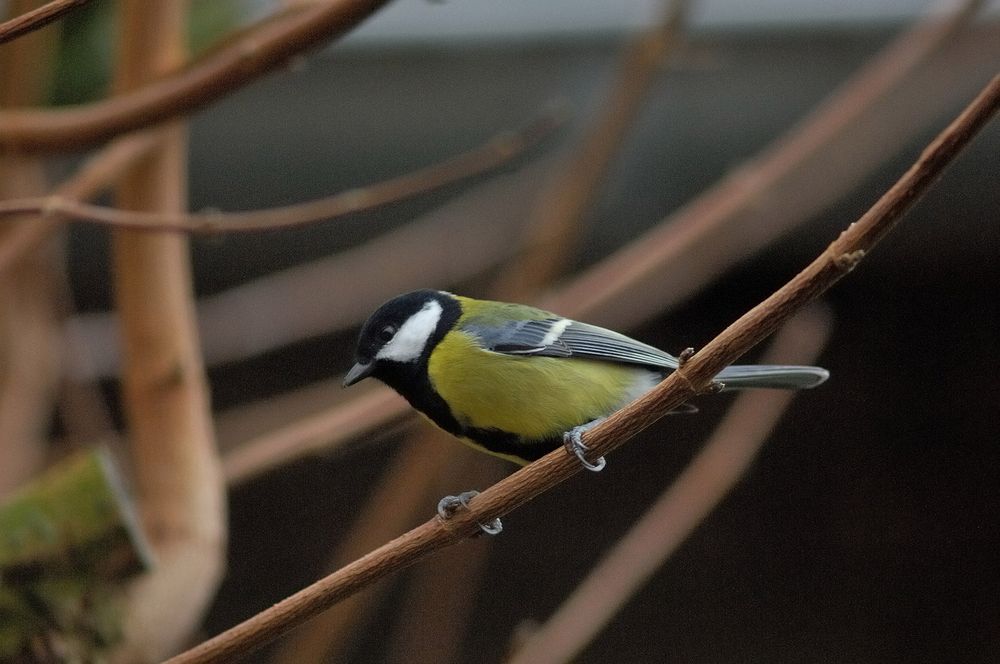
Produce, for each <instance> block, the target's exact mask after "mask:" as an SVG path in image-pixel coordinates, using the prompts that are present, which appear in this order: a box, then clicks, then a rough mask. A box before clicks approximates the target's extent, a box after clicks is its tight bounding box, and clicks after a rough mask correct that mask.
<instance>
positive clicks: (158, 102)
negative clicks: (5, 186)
mask: <svg viewBox="0 0 1000 664" xmlns="http://www.w3.org/2000/svg"><path fill="white" fill-rule="evenodd" d="M386 2H387V0H330V1H328V2H324V3H322V4H318V5H317V6H315V7H310V8H308V9H302V10H296V11H292V12H289V13H288V14H287V15H285V16H281V17H279V18H278V19H275V20H270V21H265V22H263V23H262V24H261V25H259V26H258V27H257V29H253V30H248V31H247V32H246V33H244V34H243V35H242V36H240V37H239V38H238V39H236V40H234V41H232V42H231V43H228V44H226V45H225V46H224V47H222V48H219V49H218V50H216V51H213V52H211V53H209V54H208V55H206V56H205V57H204V58H203V59H202V60H200V61H199V62H197V63H195V64H193V65H191V66H190V67H188V68H187V69H184V70H182V71H180V72H178V73H176V74H173V75H169V76H166V77H164V78H159V79H157V80H155V81H150V82H147V83H146V84H145V85H144V86H143V87H141V88H137V89H135V90H133V91H130V92H127V93H124V94H121V95H117V96H115V97H110V98H108V99H104V100H102V101H99V102H94V103H92V104H88V105H84V106H78V107H71V108H65V109H54V110H39V109H18V110H10V111H3V112H0V146H3V147H14V148H17V149H19V150H49V151H52V150H71V149H80V148H83V147H86V146H88V145H92V144H94V143H97V142H100V141H102V140H106V139H108V138H111V137H113V136H116V135H118V134H121V133H124V132H127V131H132V130H135V129H139V128H142V127H147V126H149V125H152V124H155V123H157V122H162V121H164V120H167V119H170V118H174V117H177V116H180V115H184V114H187V113H190V112H191V111H194V110H196V109H198V108H201V107H202V106H205V105H206V104H208V103H209V102H211V101H214V100H215V99H218V98H219V97H222V96H223V95H226V94H228V93H230V92H232V91H234V90H238V89H239V88H241V87H243V86H244V85H246V84H247V83H249V82H250V81H252V80H254V79H255V78H258V77H260V76H261V75H263V74H266V73H267V72H269V71H271V70H272V69H275V68H276V67H279V66H281V65H282V64H283V63H285V62H287V61H288V60H289V59H290V58H292V57H294V56H295V55H297V54H299V53H302V52H303V51H305V50H307V49H309V48H312V47H314V46H317V45H319V44H321V43H323V42H325V41H327V40H329V39H331V38H334V37H338V36H340V35H342V34H344V33H346V32H348V31H349V30H351V29H352V28H354V27H355V26H356V25H357V24H359V23H360V22H361V21H362V20H364V19H365V18H367V17H368V16H370V15H371V14H373V13H374V12H375V11H376V10H377V9H379V8H380V7H381V6H382V5H384V4H385V3H386Z"/></svg>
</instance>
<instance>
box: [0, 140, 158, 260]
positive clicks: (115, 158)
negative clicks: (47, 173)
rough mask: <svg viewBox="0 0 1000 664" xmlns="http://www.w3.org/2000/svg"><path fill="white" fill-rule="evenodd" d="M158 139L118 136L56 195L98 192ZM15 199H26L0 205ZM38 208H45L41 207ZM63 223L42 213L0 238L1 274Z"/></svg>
mask: <svg viewBox="0 0 1000 664" xmlns="http://www.w3.org/2000/svg"><path fill="white" fill-rule="evenodd" d="M157 140H158V138H157V135H156V133H155V132H144V133H141V134H135V135H129V136H123V137H122V138H119V139H117V140H116V141H114V142H113V143H111V144H109V145H108V146H107V147H105V148H103V149H102V150H101V151H100V152H98V153H97V154H96V155H94V156H93V157H91V158H90V159H88V160H87V162H86V163H85V164H84V165H83V166H82V167H81V168H80V170H79V171H77V172H76V173H75V174H74V175H73V177H71V178H69V179H68V180H66V181H65V182H63V183H62V184H60V185H59V186H58V187H56V189H55V195H56V196H58V197H59V198H61V199H64V200H65V199H75V200H83V199H88V198H92V197H94V196H96V195H98V194H99V193H101V192H102V191H104V190H105V189H106V188H108V187H110V186H111V185H113V184H114V183H115V181H116V180H117V178H118V177H119V176H120V175H121V174H122V172H123V171H124V170H125V169H127V168H128V167H129V166H131V165H132V164H134V163H135V162H136V160H138V159H139V158H140V157H142V156H143V155H145V154H146V152H147V151H148V150H149V149H150V148H151V147H153V145H154V144H155V143H156V142H157ZM14 200H22V201H23V200H25V199H10V200H8V201H0V208H2V207H3V206H4V205H7V204H9V203H11V202H12V201H14ZM29 200H30V199H29ZM37 200H46V199H45V198H40V199H37ZM37 211H38V212H41V209H39V210H37ZM2 216H3V213H2V212H0V217H2ZM62 225H63V220H62V219H60V218H58V217H56V216H52V215H41V216H39V217H37V218H35V219H30V220H27V221H26V222H24V223H20V224H17V225H16V226H14V227H12V228H11V229H10V231H9V232H8V233H7V234H6V235H4V236H3V239H2V241H0V275H3V273H4V272H5V271H6V270H7V269H8V268H10V267H11V266H12V265H15V264H16V263H17V262H18V261H19V260H20V259H21V258H23V257H24V256H26V255H28V254H29V253H31V251H32V250H34V249H36V248H37V247H38V246H39V245H40V244H41V243H42V242H43V241H44V240H45V239H46V238H48V237H51V235H52V234H53V233H54V232H55V231H56V230H57V229H59V228H60V227H61V226H62Z"/></svg>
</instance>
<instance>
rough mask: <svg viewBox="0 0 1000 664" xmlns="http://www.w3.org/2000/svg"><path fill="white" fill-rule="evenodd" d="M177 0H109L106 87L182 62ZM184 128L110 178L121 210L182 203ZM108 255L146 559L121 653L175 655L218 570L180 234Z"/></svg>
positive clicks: (202, 388)
mask: <svg viewBox="0 0 1000 664" xmlns="http://www.w3.org/2000/svg"><path fill="white" fill-rule="evenodd" d="M186 6H187V3H186V0H159V1H158V2H152V3H151V2H148V1H147V0H124V1H123V2H121V3H120V12H121V20H120V22H119V25H120V31H121V32H120V34H121V49H120V52H119V63H118V73H117V85H118V86H119V87H120V88H123V89H126V90H127V89H134V88H137V87H138V86H142V85H144V84H146V83H147V82H148V81H149V80H151V79H152V78H153V77H156V76H160V75H163V74H166V73H168V72H169V71H171V70H173V69H174V68H176V67H178V66H180V65H181V64H182V63H183V62H184V58H185V52H184V44H185V42H186V25H187V15H186ZM186 166H187V130H186V127H185V126H183V125H182V124H180V123H175V124H173V125H171V126H168V127H166V128H164V130H163V136H162V140H161V141H160V143H159V145H157V146H156V149H154V150H153V151H152V152H151V153H150V154H148V155H147V157H146V158H145V159H144V160H143V161H141V162H140V163H138V164H137V165H136V166H135V167H133V168H132V169H131V170H130V171H129V172H128V173H127V174H126V175H125V176H124V177H123V178H122V180H121V185H120V187H119V189H118V202H119V204H120V205H122V206H123V207H135V208H140V209H149V208H152V209H166V210H182V209H184V207H185V206H186V199H187V173H186ZM112 240H113V244H112V253H113V265H114V276H115V295H116V301H117V304H118V309H119V311H120V312H121V322H122V341H123V347H124V352H125V359H126V361H125V371H124V372H123V376H122V396H123V404H124V410H125V414H126V418H127V422H128V429H129V431H128V433H129V441H130V443H131V451H132V456H133V459H134V474H135V485H136V488H137V491H138V497H139V500H140V513H141V516H142V522H143V527H144V529H145V531H146V533H147V535H148V537H149V540H150V544H151V545H152V547H153V551H154V554H155V556H156V558H157V561H156V565H155V567H154V569H153V570H152V571H151V572H150V573H148V574H146V575H144V576H143V577H141V578H139V579H138V580H137V581H136V582H135V583H134V584H133V585H132V586H131V587H130V588H129V592H128V594H127V597H126V598H125V606H124V608H123V611H122V615H123V617H124V624H123V626H122V629H123V633H124V643H123V645H122V648H121V649H120V652H118V653H116V654H117V656H118V657H119V658H120V661H128V662H137V661H141V662H144V661H153V660H157V659H160V658H162V657H164V656H166V655H169V654H171V653H173V652H176V651H177V649H178V648H179V647H181V646H182V644H184V643H185V642H186V640H187V639H188V638H189V637H190V634H191V632H192V631H193V629H194V628H195V627H196V626H197V625H198V624H199V622H200V620H201V615H202V613H203V612H204V611H205V609H206V608H207V606H208V603H209V601H210V600H211V598H212V596H213V595H214V593H215V588H216V586H217V585H218V583H219V581H220V580H221V577H222V572H223V568H224V558H225V556H224V552H225V532H226V530H225V485H224V484H223V481H222V475H221V472H220V468H219V459H218V455H217V453H216V450H215V441H214V436H213V431H212V416H211V411H210V408H209V398H208V388H207V381H206V378H205V370H204V365H203V363H202V359H201V355H200V350H199V343H198V335H197V332H196V329H195V319H194V297H193V288H192V284H191V265H190V259H189V252H188V244H187V238H186V237H183V236H177V235H162V234H153V233H135V232H132V231H119V232H118V233H117V234H116V235H115V236H114V237H113V238H112Z"/></svg>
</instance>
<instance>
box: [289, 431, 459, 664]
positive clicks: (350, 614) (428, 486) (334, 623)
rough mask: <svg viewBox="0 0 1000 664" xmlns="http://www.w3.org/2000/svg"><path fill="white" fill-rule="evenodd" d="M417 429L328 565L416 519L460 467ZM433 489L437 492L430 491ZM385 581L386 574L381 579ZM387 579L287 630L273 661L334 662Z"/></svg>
mask: <svg viewBox="0 0 1000 664" xmlns="http://www.w3.org/2000/svg"><path fill="white" fill-rule="evenodd" d="M422 431H423V434H416V435H414V436H412V437H410V438H409V439H408V441H407V442H406V443H405V444H404V445H403V446H402V448H401V449H400V450H399V451H398V452H396V456H395V457H394V458H393V459H392V461H391V462H390V464H389V467H388V468H387V469H386V470H385V471H384V473H383V474H382V477H381V479H380V480H379V481H378V485H377V486H376V487H374V489H373V491H372V492H371V495H370V497H369V498H368V499H367V500H366V501H365V504H364V506H362V507H361V508H360V509H359V510H358V513H357V515H356V518H355V519H354V523H352V524H351V528H350V529H349V530H348V531H347V533H345V534H344V536H343V538H342V539H341V544H339V545H338V546H337V550H336V552H335V553H334V555H333V556H331V565H330V568H331V569H334V570H335V569H337V568H339V567H341V566H342V565H344V564H346V563H347V562H349V561H351V560H354V559H356V558H358V557H359V556H362V555H364V554H365V553H367V552H368V551H371V550H372V549H373V548H375V547H377V546H378V545H379V544H380V543H382V542H385V541H386V540H387V539H389V538H391V537H394V536H396V535H397V534H399V533H400V532H404V531H405V530H407V529H408V528H412V527H413V526H414V525H416V524H418V523H420V521H421V519H422V518H423V515H424V514H426V511H427V509H428V508H430V507H431V506H433V505H434V503H435V501H436V500H437V499H439V498H440V497H441V495H443V491H442V490H440V487H441V486H442V484H443V483H446V482H447V481H448V478H449V477H452V476H454V475H455V474H456V472H457V471H459V470H460V468H461V467H462V465H463V464H462V460H463V457H462V455H461V454H454V453H453V451H452V450H450V449H448V448H445V447H442V446H440V445H435V444H433V441H429V440H428V427H426V426H425V427H423V428H422ZM435 489H437V490H438V491H437V493H436V494H435V493H434V491H435ZM385 581H388V579H385ZM389 587H390V586H389V584H386V583H378V584H373V585H372V586H370V587H369V588H367V589H366V592H363V593H358V594H357V595H354V596H353V597H351V598H350V600H348V601H345V602H343V603H341V604H338V605H337V606H334V607H331V608H330V610H328V611H326V612H324V613H322V614H321V615H319V616H317V617H316V619H315V620H312V621H310V622H309V623H308V624H306V625H303V626H302V628H301V629H299V630H297V631H295V632H293V633H291V634H289V635H288V636H289V638H288V639H287V641H286V642H285V643H283V644H282V645H281V647H279V648H278V649H277V652H276V654H275V656H274V657H273V661H274V664H296V663H297V662H334V661H339V660H340V659H341V657H338V655H339V654H340V652H342V651H343V650H344V649H345V647H346V646H347V644H348V643H349V641H350V636H351V633H352V632H354V631H357V630H358V629H359V628H360V626H361V625H363V624H365V623H366V622H367V621H368V619H369V617H370V614H371V611H370V609H371V606H372V605H373V604H376V603H377V602H378V599H379V598H381V597H382V596H383V595H384V593H385V591H387V590H388V589H389Z"/></svg>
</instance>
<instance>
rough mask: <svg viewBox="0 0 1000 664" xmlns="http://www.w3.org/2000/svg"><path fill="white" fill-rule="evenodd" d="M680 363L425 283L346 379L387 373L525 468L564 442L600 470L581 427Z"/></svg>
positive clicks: (748, 372)
mask: <svg viewBox="0 0 1000 664" xmlns="http://www.w3.org/2000/svg"><path fill="white" fill-rule="evenodd" d="M682 361H683V357H682V358H678V357H676V356H674V355H671V354H669V353H667V352H665V351H662V350H660V349H658V348H655V347H653V346H650V345H648V344H644V343H642V342H640V341H637V340H635V339H632V338H630V337H628V336H625V335H624V334H620V333H618V332H614V331H612V330H608V329H605V328H602V327H598V326H596V325H590V324H587V323H582V322H579V321H576V320H572V319H569V318H565V317H563V316H559V315H557V314H554V313H551V312H549V311H544V310H542V309H537V308H535V307H531V306H527V305H523V304H514V303H509V302H497V301H491V300H480V299H475V298H471V297H464V296H461V295H454V294H452V293H449V292H447V291H441V290H433V289H420V290H415V291H412V292H409V293H404V294H402V295H398V296H396V297H394V298H392V299H390V300H389V301H388V302H385V303H384V304H382V305H381V306H380V307H379V308H378V309H377V310H376V311H375V312H374V313H373V314H372V315H371V316H370V317H369V318H368V320H367V321H365V323H364V324H363V325H362V327H361V332H360V334H359V337H358V342H357V349H356V352H355V357H354V365H353V366H352V367H351V369H350V370H349V371H348V372H347V374H346V375H345V377H344V386H345V387H348V386H350V385H354V384H355V383H357V382H359V381H361V380H363V379H365V378H369V377H371V378H375V379H378V380H380V381H382V382H383V383H385V384H386V385H388V386H389V387H390V388H392V389H393V390H395V391H396V392H398V393H399V394H400V395H401V396H402V397H403V398H405V399H406V400H407V401H408V402H409V403H410V405H411V406H412V407H413V408H414V409H416V410H417V411H419V412H420V413H422V414H423V415H424V416H426V417H427V418H428V419H429V420H431V422H433V423H434V424H436V425H437V426H438V427H440V428H441V429H443V430H445V431H446V432H448V433H449V434H452V435H453V436H454V437H456V438H458V439H459V440H460V441H462V442H464V443H466V444H467V445H469V446H471V447H473V448H475V449H477V450H479V451H483V452H486V453H488V454H491V455H493V456H497V457H500V458H502V459H506V460H508V461H512V462H514V463H516V464H519V465H525V464H527V463H530V462H531V461H534V460H536V459H539V458H540V457H542V456H544V455H545V454H547V453H549V452H551V451H552V450H554V449H557V448H558V447H560V446H564V447H565V448H566V450H567V451H568V452H570V453H572V454H573V455H575V456H576V457H577V459H579V461H580V462H581V463H582V464H583V465H584V467H585V468H587V469H589V470H593V471H599V470H601V469H602V468H603V467H604V465H605V461H604V458H603V457H601V458H598V459H596V460H595V461H593V462H592V461H590V460H588V459H587V456H586V452H587V451H588V450H587V447H586V445H585V444H584V443H583V441H582V439H581V434H582V433H583V432H584V431H586V430H587V429H588V428H590V427H592V426H594V425H595V424H597V423H598V422H600V421H601V420H602V419H604V418H606V417H607V416H608V415H610V414H611V413H613V412H615V411H616V410H618V409H620V408H621V407H622V406H624V405H626V404H628V403H629V402H631V401H633V400H635V399H636V398H638V397H640V396H641V395H643V394H645V393H646V392H648V391H649V390H651V389H653V388H654V387H655V386H656V385H657V384H658V383H659V382H660V381H661V380H662V379H663V378H664V377H666V376H667V375H668V374H670V373H671V372H672V371H674V370H675V369H677V368H678V367H679V366H680V364H681V363H682ZM828 376H829V373H828V372H827V370H826V369H822V368H820V367H811V366H787V365H732V366H729V367H727V368H725V369H724V370H723V371H722V372H720V373H719V374H718V375H717V376H716V378H715V379H716V380H717V381H719V382H720V383H722V384H723V385H724V386H725V389H734V388H735V389H738V388H748V387H767V388H779V389H804V388H812V387H815V386H817V385H819V384H821V383H823V382H824V381H825V380H826V379H827V378H828ZM686 410H693V409H691V408H690V407H688V408H687V409H686ZM471 495H474V492H466V493H465V494H462V495H461V496H459V497H457V498H455V497H451V496H449V497H447V498H452V499H453V500H451V501H447V503H446V500H442V504H441V505H439V510H438V511H439V512H442V510H445V511H449V512H450V511H453V510H454V509H455V508H456V506H457V505H458V504H462V505H465V504H466V503H467V502H468V499H469V498H470V497H471ZM442 516H444V514H442Z"/></svg>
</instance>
